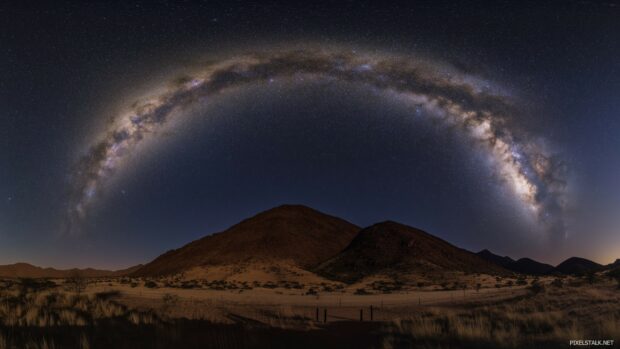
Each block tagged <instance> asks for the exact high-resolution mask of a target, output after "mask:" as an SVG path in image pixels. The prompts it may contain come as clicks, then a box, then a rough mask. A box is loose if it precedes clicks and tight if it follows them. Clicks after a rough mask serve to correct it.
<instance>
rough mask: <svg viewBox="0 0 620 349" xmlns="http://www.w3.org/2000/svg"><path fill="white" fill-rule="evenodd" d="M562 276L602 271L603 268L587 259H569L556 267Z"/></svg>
mask: <svg viewBox="0 0 620 349" xmlns="http://www.w3.org/2000/svg"><path fill="white" fill-rule="evenodd" d="M556 269H557V270H559V271H560V272H561V273H564V274H583V273H587V272H589V271H597V270H601V269H603V266H602V265H600V264H598V263H596V262H593V261H591V260H589V259H585V258H579V257H571V258H569V259H567V260H565V261H564V262H562V263H560V264H558V266H557V267H556Z"/></svg>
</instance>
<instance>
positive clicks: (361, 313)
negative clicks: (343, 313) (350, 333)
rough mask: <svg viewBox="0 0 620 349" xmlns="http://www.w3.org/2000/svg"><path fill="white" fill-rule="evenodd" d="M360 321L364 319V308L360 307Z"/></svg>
mask: <svg viewBox="0 0 620 349" xmlns="http://www.w3.org/2000/svg"><path fill="white" fill-rule="evenodd" d="M360 321H364V308H361V309H360Z"/></svg>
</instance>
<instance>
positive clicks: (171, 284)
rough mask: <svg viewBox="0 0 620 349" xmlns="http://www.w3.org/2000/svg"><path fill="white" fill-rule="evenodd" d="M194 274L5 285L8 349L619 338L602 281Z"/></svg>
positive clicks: (614, 296) (552, 343)
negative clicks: (197, 276)
mask: <svg viewBox="0 0 620 349" xmlns="http://www.w3.org/2000/svg"><path fill="white" fill-rule="evenodd" d="M188 275H189V276H190V277H188ZM188 275H177V276H175V277H166V278H163V277H162V278H130V277H116V278H91V279H85V278H79V277H78V276H76V277H73V278H69V279H48V280H43V279H6V280H4V281H2V282H0V289H1V291H0V292H1V294H0V295H1V298H0V299H1V301H0V321H1V323H0V324H1V326H0V349H8V348H110V347H115V348H142V347H144V348H167V347H172V346H176V347H179V348H209V347H223V348H245V347H260V348H263V347H264V348H274V347H276V348H290V347H308V348H318V347H343V345H344V347H351V345H353V346H354V347H360V348H427V347H442V348H463V347H465V348H467V347H476V348H480V347H483V348H523V347H528V348H531V347H535V348H555V347H568V346H569V340H572V339H576V340H579V339H609V340H616V339H620V306H619V304H620V290H619V289H618V286H617V283H616V282H615V281H613V280H612V279H610V278H608V277H607V276H606V275H605V274H604V273H598V274H594V275H589V276H583V277H573V276H567V277H551V276H547V277H534V276H527V277H526V276H517V275H512V276H504V277H500V276H491V275H479V274H478V275H477V274H472V275H467V274H457V275H454V274H451V275H449V278H445V279H444V280H443V281H441V282H439V283H437V284H433V283H430V282H418V283H413V282H410V281H408V282H399V281H394V280H390V279H388V278H377V277H375V278H366V279H364V280H362V281H359V282H357V283H355V284H351V285H347V284H343V283H338V282H326V281H324V280H321V279H317V278H315V279H313V278H307V279H304V278H301V279H299V278H298V279H297V280H296V281H287V280H279V281H274V280H273V278H270V277H265V275H262V276H261V277H260V278H259V279H260V280H255V281H249V280H248V279H247V278H246V280H241V281H240V280H234V279H228V280H223V279H193V278H191V276H192V273H188ZM299 280H302V281H304V280H305V281H306V282H301V281H299Z"/></svg>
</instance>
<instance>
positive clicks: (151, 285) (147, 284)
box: [144, 280, 157, 288]
mask: <svg viewBox="0 0 620 349" xmlns="http://www.w3.org/2000/svg"><path fill="white" fill-rule="evenodd" d="M144 287H146V288H156V287H157V283H156V282H155V281H151V280H149V281H147V282H145V283H144Z"/></svg>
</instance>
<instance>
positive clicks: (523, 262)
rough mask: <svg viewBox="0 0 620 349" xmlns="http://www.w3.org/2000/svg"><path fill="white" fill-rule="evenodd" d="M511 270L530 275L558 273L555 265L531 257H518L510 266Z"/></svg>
mask: <svg viewBox="0 0 620 349" xmlns="http://www.w3.org/2000/svg"><path fill="white" fill-rule="evenodd" d="M510 270H512V271H516V272H518V273H522V274H530V275H552V274H557V273H558V271H557V270H556V269H555V267H554V266H552V265H550V264H546V263H541V262H538V261H535V260H533V259H530V258H521V259H518V260H517V261H516V262H515V263H514V264H513V265H512V266H511V267H510Z"/></svg>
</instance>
